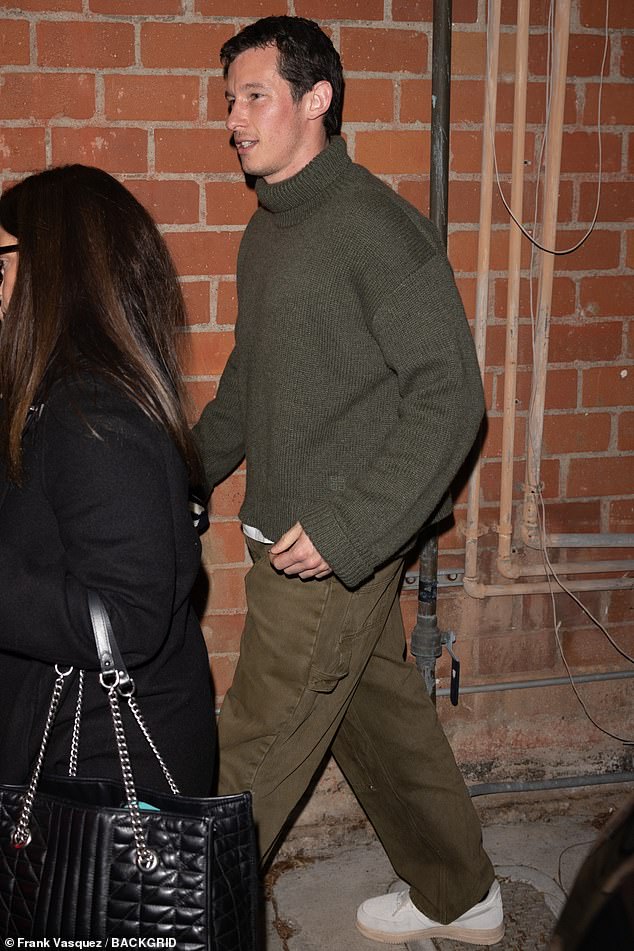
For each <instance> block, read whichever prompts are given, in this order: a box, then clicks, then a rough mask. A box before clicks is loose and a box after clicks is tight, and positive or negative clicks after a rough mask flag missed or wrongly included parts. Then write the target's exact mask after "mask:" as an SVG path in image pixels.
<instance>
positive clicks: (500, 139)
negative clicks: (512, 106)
mask: <svg viewBox="0 0 634 951" xmlns="http://www.w3.org/2000/svg"><path fill="white" fill-rule="evenodd" d="M451 146H452V148H451V151H452V155H451V170H452V172H478V173H479V172H480V171H481V170H482V133H481V132H479V131H478V132H476V131H471V130H470V131H468V132H467V131H464V132H463V131H460V130H454V131H453V132H452V133H451ZM495 148H496V153H497V162H498V171H499V172H501V173H506V172H509V171H510V169H511V161H512V150H513V137H512V133H510V132H499V131H498V132H497V133H496V136H495ZM524 154H525V156H526V158H527V159H530V158H531V156H532V155H533V134H532V133H529V134H528V135H527V136H526V147H525V151H524ZM507 191H508V192H509V193H510V188H509V187H508V185H507ZM507 201H508V199H507Z"/></svg>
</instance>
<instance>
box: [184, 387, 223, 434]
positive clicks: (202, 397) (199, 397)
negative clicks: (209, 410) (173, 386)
mask: <svg viewBox="0 0 634 951" xmlns="http://www.w3.org/2000/svg"><path fill="white" fill-rule="evenodd" d="M217 389H218V384H217V382H216V381H215V380H189V381H188V382H187V395H188V396H189V404H190V406H189V407H188V410H189V411H188V414H187V419H188V422H189V423H190V424H192V425H193V423H195V422H196V421H197V420H198V419H199V417H200V414H201V413H202V411H203V410H204V408H205V406H206V405H207V403H209V402H210V400H213V399H214V397H215V395H216V391H217Z"/></svg>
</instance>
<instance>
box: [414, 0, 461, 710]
mask: <svg viewBox="0 0 634 951" xmlns="http://www.w3.org/2000/svg"><path fill="white" fill-rule="evenodd" d="M451 3H452V0H434V26H433V40H432V82H431V97H432V98H431V102H432V109H431V156H430V176H429V178H430V180H429V192H430V194H429V209H430V212H429V213H430V218H431V220H432V221H433V222H434V224H435V225H436V227H437V228H438V231H439V233H440V236H441V238H442V241H443V244H444V245H445V247H446V246H447V222H448V212H447V205H448V195H449V96H450V92H449V90H450V81H451ZM437 588H438V537H437V535H436V534H435V532H434V533H433V534H432V535H430V537H429V538H428V539H427V540H426V541H425V543H424V544H423V547H422V550H421V555H420V574H419V579H418V609H417V616H416V625H415V627H414V630H413V631H412V640H411V650H412V654H413V655H414V657H415V659H416V666H417V667H418V669H419V671H420V672H421V674H422V676H423V679H424V681H425V686H426V687H427V691H428V693H429V695H430V696H431V697H432V699H433V700H434V701H435V700H436V659H437V658H438V657H440V654H441V651H442V645H441V632H440V629H439V627H438V619H437V616H436V594H437Z"/></svg>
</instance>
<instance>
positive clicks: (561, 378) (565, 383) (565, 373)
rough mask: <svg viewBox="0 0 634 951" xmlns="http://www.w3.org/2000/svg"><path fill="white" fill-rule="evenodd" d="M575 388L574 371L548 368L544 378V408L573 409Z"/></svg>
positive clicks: (575, 403) (575, 397)
mask: <svg viewBox="0 0 634 951" xmlns="http://www.w3.org/2000/svg"><path fill="white" fill-rule="evenodd" d="M577 387H578V374H577V371H576V370H553V369H551V368H550V367H549V369H548V376H547V378H546V401H545V408H546V409H573V408H574V407H575V406H576V405H577ZM527 407H528V404H527Z"/></svg>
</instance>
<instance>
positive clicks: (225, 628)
mask: <svg viewBox="0 0 634 951" xmlns="http://www.w3.org/2000/svg"><path fill="white" fill-rule="evenodd" d="M212 531H213V528H212ZM244 619H245V616H244V614H208V615H207V616H206V617H205V619H204V621H203V625H202V628H203V634H204V635H205V642H206V644H207V649H208V651H209V653H210V654H213V653H215V652H217V653H219V654H221V653H230V652H231V651H234V652H237V651H239V649H240V638H241V637H242V630H243V628H244Z"/></svg>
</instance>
